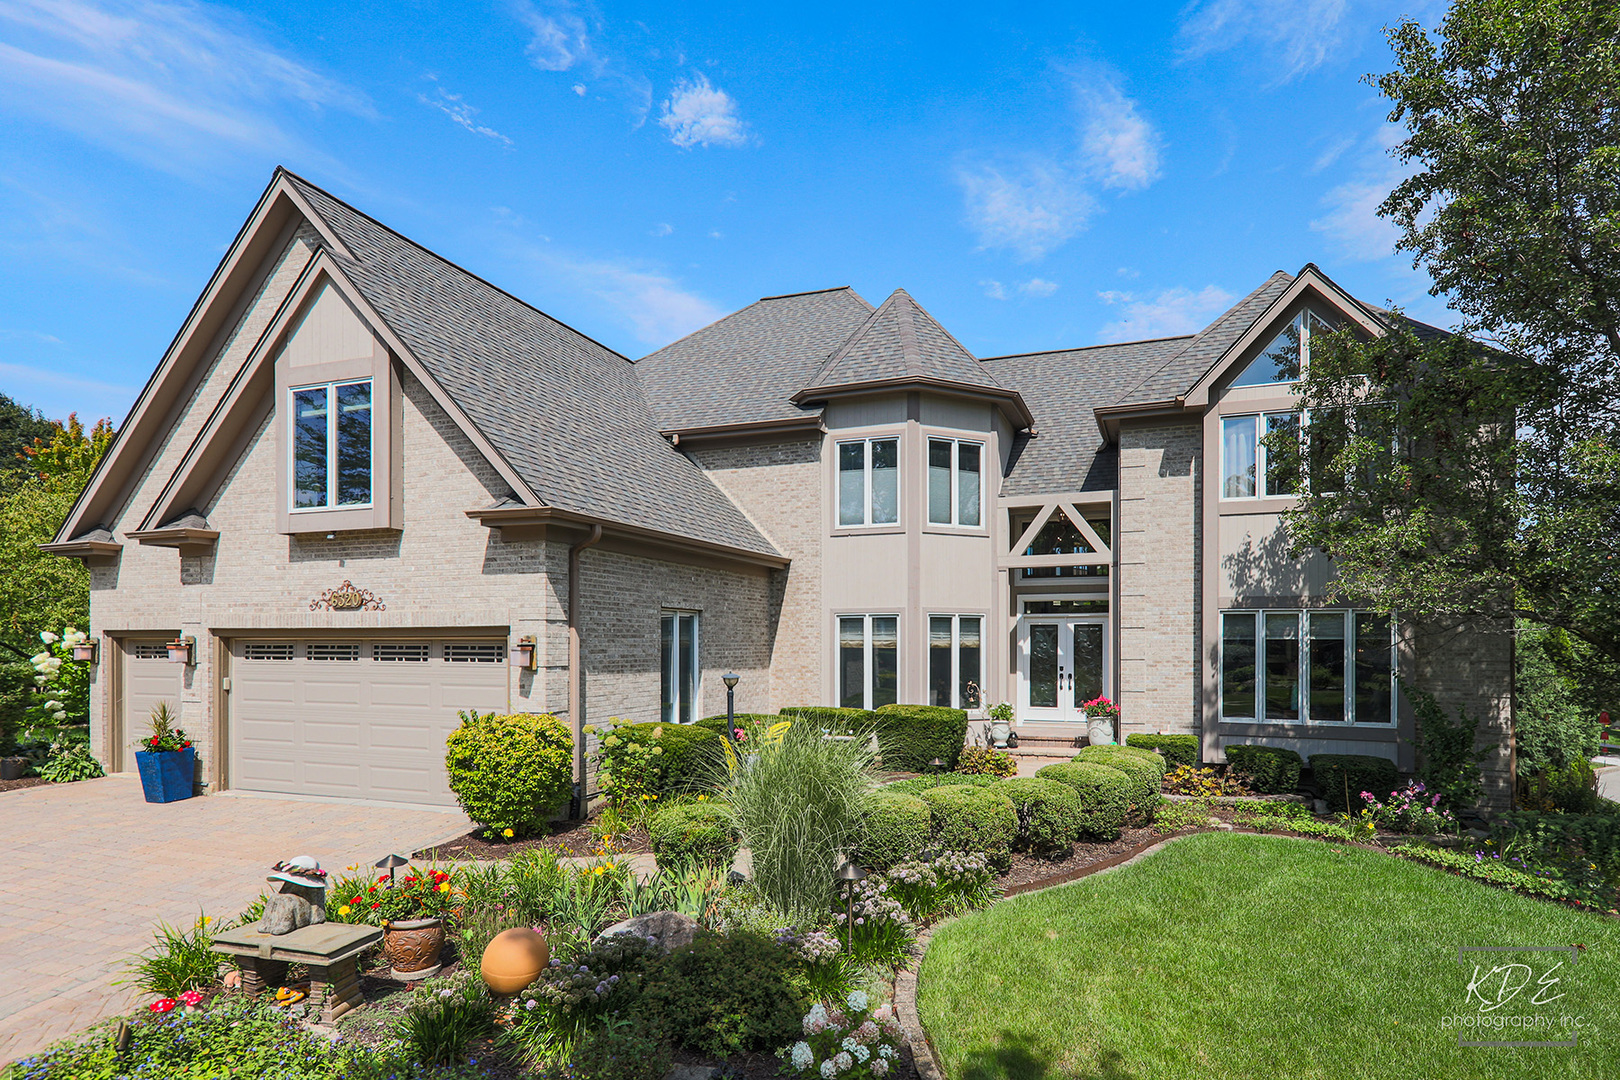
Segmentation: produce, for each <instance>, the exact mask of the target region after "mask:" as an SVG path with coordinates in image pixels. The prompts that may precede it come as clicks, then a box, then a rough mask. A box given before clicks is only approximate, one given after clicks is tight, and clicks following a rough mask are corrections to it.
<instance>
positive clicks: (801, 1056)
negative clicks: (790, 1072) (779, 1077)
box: [793, 1039, 816, 1072]
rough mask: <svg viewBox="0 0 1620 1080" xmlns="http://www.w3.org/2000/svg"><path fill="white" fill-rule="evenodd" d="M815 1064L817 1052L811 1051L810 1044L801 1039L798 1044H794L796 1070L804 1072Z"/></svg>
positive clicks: (794, 1065)
mask: <svg viewBox="0 0 1620 1080" xmlns="http://www.w3.org/2000/svg"><path fill="white" fill-rule="evenodd" d="M815 1063H816V1055H815V1052H814V1051H812V1050H811V1049H810V1044H809V1043H807V1042H805V1041H804V1040H803V1039H800V1040H799V1041H798V1042H796V1043H794V1044H793V1067H794V1068H795V1069H798V1070H799V1071H800V1072H803V1071H804V1070H805V1069H808V1068H809V1067H810V1066H812V1065H814V1064H815Z"/></svg>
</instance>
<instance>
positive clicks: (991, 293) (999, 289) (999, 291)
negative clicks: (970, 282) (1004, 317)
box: [979, 281, 1007, 300]
mask: <svg viewBox="0 0 1620 1080" xmlns="http://www.w3.org/2000/svg"><path fill="white" fill-rule="evenodd" d="M979 287H980V288H982V289H984V295H986V296H988V297H989V298H990V299H992V300H1005V299H1007V290H1006V289H1005V288H1004V287H1003V286H1002V284H1001V282H999V281H981V282H979Z"/></svg>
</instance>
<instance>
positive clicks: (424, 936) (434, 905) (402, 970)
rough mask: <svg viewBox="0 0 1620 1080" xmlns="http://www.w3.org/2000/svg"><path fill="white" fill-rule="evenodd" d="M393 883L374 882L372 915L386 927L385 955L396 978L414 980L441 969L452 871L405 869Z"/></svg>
mask: <svg viewBox="0 0 1620 1080" xmlns="http://www.w3.org/2000/svg"><path fill="white" fill-rule="evenodd" d="M404 873H405V876H404V877H402V878H399V879H397V880H396V881H395V883H394V884H393V886H392V887H390V886H389V885H388V883H387V882H378V883H377V884H375V885H372V886H371V887H370V888H369V889H368V891H367V896H368V897H369V898H370V902H371V918H369V919H368V920H367V921H368V922H375V923H377V924H378V925H380V926H381V927H382V930H383V956H384V957H385V958H386V959H387V961H388V963H389V966H390V967H392V968H393V970H394V978H396V979H399V980H401V981H404V982H415V981H417V980H418V979H426V978H428V977H430V976H432V975H437V974H438V973H439V968H440V966H441V965H440V963H439V954H440V952H441V951H442V950H443V949H444V921H445V916H446V913H447V912H449V910H450V902H451V899H452V897H451V895H450V875H449V874H447V873H445V872H444V871H443V870H433V869H429V870H418V869H416V868H415V867H414V866H413V867H408V868H406V870H405V872H404Z"/></svg>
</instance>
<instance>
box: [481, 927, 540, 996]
mask: <svg viewBox="0 0 1620 1080" xmlns="http://www.w3.org/2000/svg"><path fill="white" fill-rule="evenodd" d="M550 959H551V947H550V946H548V945H547V944H546V938H545V935H544V934H542V933H540V931H538V930H530V929H528V928H527V927H523V926H519V927H514V928H513V929H511V930H502V931H501V932H500V933H498V934H496V935H495V936H494V937H493V938H491V939H490V942H489V944H488V945H487V946H485V947H484V958H483V960H482V961H480V962H479V965H478V971H479V974H481V975H483V977H484V984H485V985H486V986H488V987H489V988H490V989H491V990H493V991H495V993H497V994H515V993H517V992H519V991H520V990H523V989H525V988H527V987H528V986H529V985H530V984H532V983H533V982H534V980H536V979H538V978H539V977H540V972H541V971H543V970H545V966H546V963H547V962H548V961H549V960H550Z"/></svg>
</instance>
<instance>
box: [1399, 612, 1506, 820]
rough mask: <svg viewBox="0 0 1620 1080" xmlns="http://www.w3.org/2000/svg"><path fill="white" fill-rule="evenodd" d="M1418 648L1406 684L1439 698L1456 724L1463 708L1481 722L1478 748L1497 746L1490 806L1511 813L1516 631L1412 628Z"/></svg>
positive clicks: (1502, 627)
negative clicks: (1510, 760)
mask: <svg viewBox="0 0 1620 1080" xmlns="http://www.w3.org/2000/svg"><path fill="white" fill-rule="evenodd" d="M1404 631H1405V632H1406V634H1407V635H1408V636H1409V640H1410V641H1411V643H1412V652H1413V661H1412V664H1411V669H1410V670H1409V671H1407V672H1403V673H1402V679H1403V681H1404V682H1405V683H1406V684H1407V685H1409V686H1412V687H1415V688H1416V689H1419V690H1426V691H1428V692H1429V693H1431V694H1433V695H1434V697H1435V700H1436V701H1438V702H1439V703H1440V704H1441V705H1442V706H1443V707H1444V708H1445V709H1446V712H1447V713H1448V715H1450V716H1451V717H1453V718H1455V717H1456V715H1457V708H1458V706H1461V707H1463V708H1465V709H1467V711H1468V715H1469V716H1470V717H1477V718H1478V719H1479V720H1480V724H1479V729H1478V733H1477V745H1479V746H1485V745H1488V744H1490V745H1494V749H1493V751H1492V752H1491V754H1490V756H1489V757H1487V758H1486V759H1485V760H1484V762H1483V763H1482V764H1481V768H1482V770H1483V772H1484V774H1485V802H1486V805H1487V806H1488V807H1489V808H1491V809H1493V810H1506V809H1508V808H1509V804H1510V802H1511V796H1512V785H1511V783H1510V780H1509V749H1508V747H1509V738H1510V736H1511V734H1512V716H1513V695H1512V693H1511V689H1512V685H1513V639H1512V633H1511V626H1510V625H1509V624H1507V623H1500V624H1496V625H1483V626H1469V627H1459V626H1455V625H1442V624H1416V625H1408V626H1406V627H1405V628H1404Z"/></svg>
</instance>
